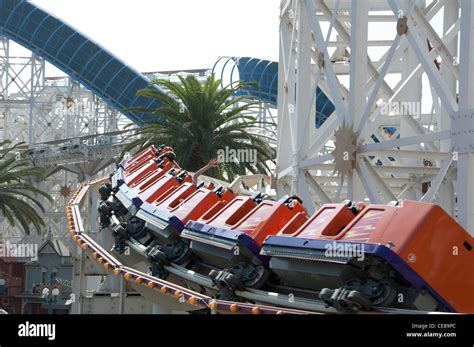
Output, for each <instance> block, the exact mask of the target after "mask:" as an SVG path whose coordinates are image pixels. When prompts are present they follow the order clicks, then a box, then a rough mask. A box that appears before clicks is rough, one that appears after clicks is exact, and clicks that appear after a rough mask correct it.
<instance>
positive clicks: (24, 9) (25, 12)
mask: <svg viewBox="0 0 474 347" xmlns="http://www.w3.org/2000/svg"><path fill="white" fill-rule="evenodd" d="M0 35H3V36H6V37H8V38H9V39H11V40H13V41H15V42H17V43H19V44H20V45H22V46H24V47H26V48H28V49H29V50H31V51H32V52H33V53H35V54H36V55H38V56H40V57H42V58H43V59H45V60H46V61H48V62H49V63H51V64H53V65H54V66H56V67H57V68H59V69H60V70H62V71H63V72H65V73H66V74H68V75H69V76H71V77H72V78H73V79H75V80H77V81H78V82H80V83H81V84H83V85H84V86H85V87H87V88H88V89H90V90H91V91H93V92H94V93H95V94H97V95H98V96H100V97H101V98H102V99H103V100H104V101H105V102H106V103H107V104H109V105H110V106H112V107H114V108H116V109H117V110H119V111H121V112H123V113H124V114H125V115H126V116H127V117H128V118H129V119H130V120H132V121H133V122H135V123H137V124H138V125H142V124H143V122H144V121H146V120H147V119H150V117H151V115H147V114H144V113H136V112H126V111H124V109H126V108H130V107H142V106H144V107H150V108H157V107H159V106H160V103H159V102H158V101H156V100H153V99H150V98H145V97H142V96H137V95H136V92H137V90H138V89H141V88H145V87H147V86H148V83H149V80H148V79H147V78H146V77H145V76H143V75H142V74H141V73H140V72H138V71H136V70H135V69H133V68H131V67H130V66H128V65H127V64H125V63H124V62H123V61H121V60H120V59H119V58H117V57H116V56H114V55H113V54H112V53H110V52H108V51H107V50H105V49H104V48H102V47H101V46H99V45H98V44H97V43H95V42H93V41H92V40H91V39H89V38H88V37H86V36H85V35H83V34H81V33H80V32H78V31H77V30H76V29H74V28H72V27H71V26H69V25H67V24H66V23H64V22H63V21H61V20H60V19H58V18H57V17H55V16H53V15H52V14H50V13H48V12H46V11H45V10H43V9H40V8H38V7H37V6H35V5H34V4H32V3H30V2H28V1H24V0H0Z"/></svg>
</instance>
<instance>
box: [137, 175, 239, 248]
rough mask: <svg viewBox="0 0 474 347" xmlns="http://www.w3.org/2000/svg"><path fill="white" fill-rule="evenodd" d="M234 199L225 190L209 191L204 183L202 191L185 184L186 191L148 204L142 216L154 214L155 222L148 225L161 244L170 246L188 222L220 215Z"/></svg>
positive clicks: (177, 191)
mask: <svg viewBox="0 0 474 347" xmlns="http://www.w3.org/2000/svg"><path fill="white" fill-rule="evenodd" d="M233 198H234V194H232V193H231V192H229V191H228V190H227V189H223V188H222V187H219V188H216V189H214V190H209V189H207V188H205V187H204V186H203V185H202V184H201V186H200V187H199V188H195V187H192V183H190V182H185V184H184V185H183V189H182V190H181V189H180V190H175V191H174V193H173V191H172V192H171V194H169V195H168V196H166V197H165V198H163V199H157V200H155V201H154V202H152V203H151V204H144V206H143V207H142V209H143V210H144V211H140V212H138V214H140V215H143V214H144V213H145V212H148V214H149V215H152V217H153V219H154V222H153V221H149V224H147V226H148V227H149V228H150V231H151V233H152V234H153V236H154V237H155V238H156V239H157V241H159V242H161V243H163V244H167V243H170V242H173V241H176V239H178V238H179V235H180V233H181V230H182V229H183V227H184V224H185V223H186V222H187V221H188V220H190V219H199V218H200V217H201V216H202V215H204V214H206V213H209V212H212V211H214V212H216V213H217V212H218V211H219V210H220V209H221V208H222V207H224V206H225V204H227V203H228V202H229V201H231V200H232V199H233ZM138 214H137V215H138ZM148 219H149V218H148Z"/></svg>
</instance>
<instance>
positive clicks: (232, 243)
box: [181, 195, 305, 269]
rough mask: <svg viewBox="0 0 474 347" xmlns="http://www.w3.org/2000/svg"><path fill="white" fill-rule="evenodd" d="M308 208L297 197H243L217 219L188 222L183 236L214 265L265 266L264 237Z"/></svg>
mask: <svg viewBox="0 0 474 347" xmlns="http://www.w3.org/2000/svg"><path fill="white" fill-rule="evenodd" d="M304 211H305V209H304V207H303V206H302V205H301V203H300V202H299V201H297V200H296V199H295V198H290V197H284V198H283V199H280V200H279V201H272V200H265V199H262V197H261V195H256V196H253V197H241V196H239V197H236V198H235V199H234V200H233V201H232V202H230V203H229V204H228V205H227V206H226V207H225V208H223V209H222V210H221V211H220V212H219V213H218V214H216V215H215V216H214V217H213V218H210V219H208V220H204V219H202V220H200V221H196V222H193V221H190V222H188V224H187V225H186V228H185V230H183V232H182V233H181V236H182V237H183V238H187V239H189V240H191V249H192V250H193V252H194V253H195V254H197V255H198V256H199V257H200V258H201V259H202V261H203V262H204V263H205V264H207V265H210V266H211V267H215V268H220V269H222V268H229V267H232V266H235V265H237V264H238V263H240V262H244V263H254V264H258V265H261V264H265V263H266V258H265V257H261V256H260V255H259V251H260V245H261V244H262V242H263V240H264V239H265V238H266V237H267V236H268V235H272V234H276V233H277V232H278V231H279V230H280V229H281V228H282V227H283V226H285V225H286V224H287V223H288V221H290V220H291V219H292V218H293V217H294V216H295V215H296V214H298V213H301V212H304Z"/></svg>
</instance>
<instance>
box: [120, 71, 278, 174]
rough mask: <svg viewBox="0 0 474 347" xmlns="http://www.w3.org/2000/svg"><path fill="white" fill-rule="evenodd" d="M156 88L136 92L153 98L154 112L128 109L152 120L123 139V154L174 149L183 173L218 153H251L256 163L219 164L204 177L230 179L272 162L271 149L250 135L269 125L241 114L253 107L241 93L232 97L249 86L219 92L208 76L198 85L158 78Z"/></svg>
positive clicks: (191, 78)
mask: <svg viewBox="0 0 474 347" xmlns="http://www.w3.org/2000/svg"><path fill="white" fill-rule="evenodd" d="M151 85H155V86H158V87H161V89H159V88H145V89H140V90H139V91H138V92H137V94H138V95H141V96H145V97H149V98H153V99H156V100H158V101H159V102H160V103H161V105H162V106H161V107H159V108H158V109H152V110H150V109H146V108H141V107H138V108H133V109H130V110H132V111H137V112H146V113H150V114H152V115H154V116H156V120H155V121H151V122H147V123H146V124H145V126H144V127H143V128H140V129H138V130H136V131H135V132H134V134H132V135H130V136H129V137H136V136H137V137H138V138H134V139H133V141H131V142H130V143H129V144H128V145H127V146H126V147H125V149H124V151H123V153H126V152H129V151H131V150H132V149H135V150H141V149H143V148H144V147H147V146H149V145H152V144H155V145H159V144H161V143H166V144H167V145H169V146H171V147H173V148H174V151H175V153H176V157H177V161H178V163H179V164H180V165H181V166H182V167H184V168H186V169H187V170H189V171H196V170H198V169H199V168H201V167H202V166H204V165H205V164H207V163H208V161H209V160H210V159H212V158H215V157H216V156H217V154H218V153H219V152H218V151H219V150H221V151H224V150H225V149H226V148H227V150H228V151H229V150H234V151H242V150H244V151H247V152H241V153H253V154H255V157H256V161H255V162H254V163H252V162H249V161H242V160H241V161H240V162H238V161H233V162H220V163H219V166H218V168H216V169H211V170H210V171H209V172H208V174H209V175H210V176H213V177H217V178H221V179H228V180H232V179H234V177H235V176H236V175H243V174H245V173H247V172H248V171H250V172H252V173H265V174H268V173H269V172H270V168H269V163H270V162H273V161H274V158H275V150H274V149H273V148H272V147H271V146H270V145H269V143H268V140H267V139H265V138H263V137H261V136H258V135H256V134H255V132H252V130H254V129H255V128H257V127H259V126H262V125H263V126H266V127H268V128H271V127H274V126H275V124H274V123H268V122H261V121H257V119H256V118H255V117H253V116H251V115H249V114H248V113H247V114H244V113H245V111H248V110H252V109H254V108H255V107H256V106H257V105H258V101H256V100H252V99H251V98H250V97H249V96H247V95H241V96H235V95H236V94H237V93H238V92H239V91H242V89H244V88H255V87H256V85H255V84H254V83H244V82H240V81H239V82H234V83H232V84H230V85H228V86H227V87H225V88H222V89H220V88H219V86H220V85H221V81H220V80H216V79H215V78H214V75H210V76H209V77H208V78H207V79H206V80H205V81H204V82H203V83H200V82H199V81H198V80H197V78H196V77H194V76H192V75H191V76H187V77H186V78H184V77H181V76H179V82H173V81H169V80H163V79H158V80H154V81H152V82H151Z"/></svg>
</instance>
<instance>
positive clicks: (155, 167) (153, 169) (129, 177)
mask: <svg viewBox="0 0 474 347" xmlns="http://www.w3.org/2000/svg"><path fill="white" fill-rule="evenodd" d="M173 168H175V169H177V170H179V168H178V167H177V166H176V163H175V162H174V161H170V160H168V159H167V158H164V159H153V160H149V161H148V162H145V163H143V164H141V165H139V166H136V167H134V170H133V171H132V170H130V171H129V170H125V172H124V181H125V183H126V184H128V185H129V186H130V187H134V186H135V185H138V184H140V183H142V182H144V181H145V180H147V179H149V178H150V177H153V176H154V175H156V174H159V173H160V172H168V171H170V170H171V169H173Z"/></svg>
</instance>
